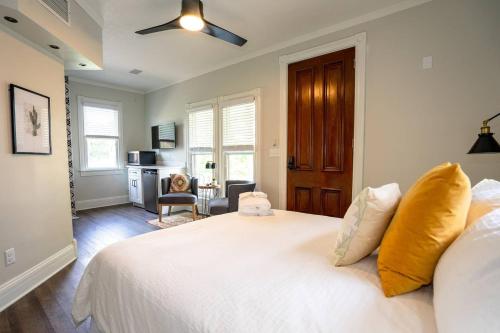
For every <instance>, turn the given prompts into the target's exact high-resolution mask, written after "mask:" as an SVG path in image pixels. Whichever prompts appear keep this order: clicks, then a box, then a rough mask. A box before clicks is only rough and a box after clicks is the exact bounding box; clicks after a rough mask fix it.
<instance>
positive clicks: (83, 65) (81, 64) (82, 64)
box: [79, 62, 87, 67]
mask: <svg viewBox="0 0 500 333" xmlns="http://www.w3.org/2000/svg"><path fill="white" fill-rule="evenodd" d="M79 65H80V66H82V67H85V66H87V64H84V63H83V62H82V63H80V64H79Z"/></svg>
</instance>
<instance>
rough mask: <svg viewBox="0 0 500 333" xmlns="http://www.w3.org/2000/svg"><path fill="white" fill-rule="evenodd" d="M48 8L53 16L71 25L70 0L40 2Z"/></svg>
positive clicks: (45, 0)
mask: <svg viewBox="0 0 500 333" xmlns="http://www.w3.org/2000/svg"><path fill="white" fill-rule="evenodd" d="M38 1H40V3H41V4H42V5H44V6H45V7H47V9H49V10H50V11H51V12H52V14H54V15H55V16H57V17H58V18H59V19H61V20H62V21H64V22H65V23H67V24H69V23H70V22H69V0H38Z"/></svg>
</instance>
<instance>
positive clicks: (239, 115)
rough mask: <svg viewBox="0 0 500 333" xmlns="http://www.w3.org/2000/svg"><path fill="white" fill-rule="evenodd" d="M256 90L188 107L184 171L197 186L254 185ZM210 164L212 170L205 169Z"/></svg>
mask: <svg viewBox="0 0 500 333" xmlns="http://www.w3.org/2000/svg"><path fill="white" fill-rule="evenodd" d="M259 93H260V92H259V90H254V91H251V92H246V93H241V94H236V95H232V96H224V97H219V98H217V99H214V100H210V101H207V102H201V103H196V104H191V105H188V110H187V111H188V123H189V132H188V138H187V139H188V168H189V171H190V173H191V174H192V175H193V176H195V177H198V178H199V179H200V184H204V183H209V182H210V181H211V180H212V178H216V179H217V180H218V181H219V182H220V183H221V184H223V183H224V182H225V181H226V180H253V181H256V182H258V176H259V172H258V144H257V141H258V121H257V119H258V105H259V97H260V94H259ZM208 161H214V162H215V163H216V165H217V167H216V169H215V170H214V171H212V170H211V169H206V168H205V165H206V162H208ZM258 186H259V185H258Z"/></svg>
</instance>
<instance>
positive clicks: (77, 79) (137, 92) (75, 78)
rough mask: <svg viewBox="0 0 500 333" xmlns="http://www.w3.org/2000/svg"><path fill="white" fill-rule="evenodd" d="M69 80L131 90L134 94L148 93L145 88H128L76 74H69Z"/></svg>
mask: <svg viewBox="0 0 500 333" xmlns="http://www.w3.org/2000/svg"><path fill="white" fill-rule="evenodd" d="M68 80H69V81H71V82H76V83H82V84H88V85H90V86H95V87H103V88H109V89H114V90H120V91H126V92H130V93H134V94H141V95H144V94H145V93H146V92H145V91H143V90H137V89H133V88H127V87H123V86H119V85H116V84H112V83H105V82H101V81H95V80H88V79H82V78H79V77H75V76H68Z"/></svg>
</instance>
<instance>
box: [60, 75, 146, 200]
mask: <svg viewBox="0 0 500 333" xmlns="http://www.w3.org/2000/svg"><path fill="white" fill-rule="evenodd" d="M70 95H71V115H72V141H73V165H74V168H75V173H74V174H75V196H76V201H77V207H78V206H82V204H81V202H82V201H88V200H97V199H103V198H110V197H112V198H116V197H120V196H122V197H124V198H126V197H128V187H127V186H128V185H127V173H126V170H123V173H122V174H118V175H105V176H81V175H80V149H79V134H78V105H77V98H78V96H84V97H90V98H97V99H103V100H107V101H113V102H120V103H122V112H123V114H122V123H123V147H122V148H123V149H122V154H121V158H122V161H123V162H124V163H125V160H126V157H127V155H126V153H127V151H129V150H137V149H143V148H144V136H145V133H144V95H143V94H137V93H133V92H127V91H122V90H117V89H112V88H107V87H100V86H94V85H91V84H84V83H79V82H74V81H71V79H70ZM115 200H118V199H117V198H116V199H115ZM84 204H85V203H84ZM90 204H91V205H92V203H90ZM86 205H89V203H86Z"/></svg>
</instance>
